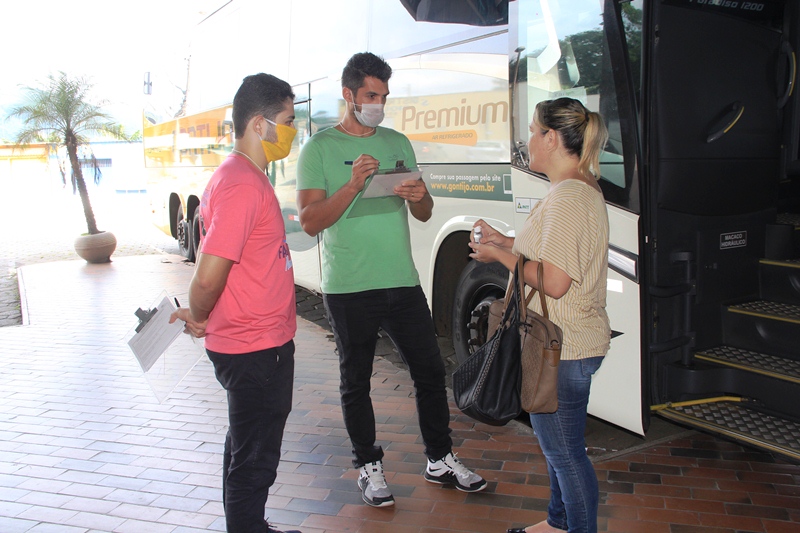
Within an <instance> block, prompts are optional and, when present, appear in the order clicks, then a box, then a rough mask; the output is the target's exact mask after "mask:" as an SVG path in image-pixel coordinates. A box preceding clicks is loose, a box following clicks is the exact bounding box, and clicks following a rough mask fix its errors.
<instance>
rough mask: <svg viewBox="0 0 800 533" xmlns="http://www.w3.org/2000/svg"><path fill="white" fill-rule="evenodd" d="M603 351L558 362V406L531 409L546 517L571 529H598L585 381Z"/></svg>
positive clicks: (576, 532)
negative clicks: (544, 474)
mask: <svg viewBox="0 0 800 533" xmlns="http://www.w3.org/2000/svg"><path fill="white" fill-rule="evenodd" d="M602 362H603V358H602V357H590V358H588V359H580V360H577V361H561V362H560V363H559V365H558V410H557V411H556V412H555V413H552V414H531V425H532V426H533V430H534V432H535V433H536V437H537V438H538V439H539V446H540V447H541V448H542V453H543V454H544V457H545V459H546V460H547V471H548V473H549V474H550V505H549V506H548V507H547V523H548V524H550V525H551V526H552V527H554V528H557V529H563V530H564V531H569V533H596V532H597V506H598V500H599V489H598V485H597V474H595V472H594V467H593V466H592V463H591V461H589V457H588V456H587V455H586V441H585V440H584V432H585V430H586V406H587V405H588V403H589V387H590V386H591V384H592V374H594V373H595V372H596V371H597V369H598V368H600V363H602Z"/></svg>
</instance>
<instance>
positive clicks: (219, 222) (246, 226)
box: [203, 183, 259, 263]
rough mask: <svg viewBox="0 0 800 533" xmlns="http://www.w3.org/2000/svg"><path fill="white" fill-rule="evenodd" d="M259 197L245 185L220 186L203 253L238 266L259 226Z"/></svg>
mask: <svg viewBox="0 0 800 533" xmlns="http://www.w3.org/2000/svg"><path fill="white" fill-rule="evenodd" d="M258 206H259V194H258V193H257V191H255V190H254V189H253V188H252V187H250V186H248V185H243V184H241V183H239V184H236V185H234V186H225V185H221V184H218V185H217V190H215V191H214V195H213V203H212V205H210V206H209V207H210V211H211V224H210V226H209V225H207V226H206V235H205V238H204V239H203V253H204V254H211V255H216V256H218V257H223V258H225V259H230V260H231V261H233V262H235V263H238V262H239V261H240V260H241V258H242V250H243V249H244V245H245V242H247V238H248V236H249V235H250V233H251V232H252V231H253V228H254V227H255V225H256V216H257V213H258Z"/></svg>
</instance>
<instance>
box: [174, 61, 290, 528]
mask: <svg viewBox="0 0 800 533" xmlns="http://www.w3.org/2000/svg"><path fill="white" fill-rule="evenodd" d="M293 125H294V94H293V93H292V89H291V87H290V86H289V84H287V83H286V82H284V81H282V80H280V79H278V78H276V77H274V76H271V75H268V74H256V75H253V76H248V77H246V78H245V79H244V81H243V82H242V85H241V87H240V88H239V90H238V91H237V93H236V96H235V97H234V99H233V127H234V131H235V141H234V147H233V150H232V152H231V155H229V156H228V158H227V159H226V160H225V161H224V162H223V163H222V164H221V165H220V166H219V168H218V169H217V170H216V172H214V175H213V176H212V177H211V180H210V181H209V182H208V185H207V186H206V190H205V192H204V193H203V199H202V201H201V203H200V214H201V217H202V220H201V227H202V231H203V233H204V236H203V239H202V242H201V245H200V253H199V255H198V259H197V267H196V269H195V273H194V276H193V278H192V281H191V284H190V286H189V307H188V308H182V309H178V311H176V312H175V313H174V314H173V319H172V320H173V321H174V320H176V319H180V320H183V321H185V322H186V330H187V332H189V333H191V334H192V335H195V336H197V337H205V346H206V352H207V353H208V357H209V359H211V361H212V362H213V363H214V371H215V373H216V376H217V380H219V382H220V384H221V385H222V386H223V387H224V388H225V390H226V391H227V393H228V419H229V428H228V434H227V436H226V438H225V452H224V457H223V465H222V476H223V480H222V503H223V507H224V509H225V520H226V525H227V530H228V532H229V533H265V532H267V533H280V532H279V531H277V530H276V529H274V528H272V527H270V526H269V524H267V523H266V521H265V520H264V506H265V504H266V502H267V497H268V495H269V489H270V487H271V486H272V484H273V482H274V481H275V476H276V473H277V468H278V463H279V461H280V453H281V441H282V439H283V430H284V427H285V425H286V419H287V417H288V416H289V412H290V411H291V408H292V386H293V380H294V341H293V340H292V339H293V338H294V334H295V331H296V329H297V320H296V314H295V313H296V307H295V298H294V274H293V270H292V258H291V255H290V253H289V247H288V245H287V244H286V230H285V228H284V224H283V217H282V215H281V210H280V206H279V205H278V199H277V198H276V196H275V191H274V190H273V188H272V185H271V184H270V182H269V179H268V176H267V175H266V172H265V169H266V167H267V165H268V164H269V163H270V162H272V161H277V160H279V159H283V158H284V157H286V156H287V155H288V154H289V151H290V150H291V147H292V140H293V139H294V134H295V130H294V128H293ZM286 533H293V532H286ZM294 533H299V532H296V531H295V532H294Z"/></svg>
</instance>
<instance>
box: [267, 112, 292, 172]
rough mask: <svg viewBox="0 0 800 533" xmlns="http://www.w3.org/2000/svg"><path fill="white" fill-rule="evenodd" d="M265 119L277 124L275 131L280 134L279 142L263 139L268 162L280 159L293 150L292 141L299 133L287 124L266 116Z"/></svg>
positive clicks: (274, 124)
mask: <svg viewBox="0 0 800 533" xmlns="http://www.w3.org/2000/svg"><path fill="white" fill-rule="evenodd" d="M264 120H266V121H267V122H269V123H270V124H272V125H273V126H275V132H276V133H277V134H278V140H277V142H270V141H265V140H263V139H262V140H261V146H262V148H264V155H266V156H267V161H268V162H271V161H280V160H281V159H283V158H284V157H286V156H287V155H289V152H291V151H292V142H293V141H294V136H295V135H297V130H296V129H294V128H290V127H289V126H286V125H285V124H276V123H274V122H272V121H271V120H270V119H268V118H266V117H264Z"/></svg>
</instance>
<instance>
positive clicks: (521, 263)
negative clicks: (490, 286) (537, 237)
mask: <svg viewBox="0 0 800 533" xmlns="http://www.w3.org/2000/svg"><path fill="white" fill-rule="evenodd" d="M516 271H517V272H519V274H518V275H517V286H516V289H517V290H518V291H519V294H520V299H522V297H521V295H523V294H525V256H523V255H522V254H520V255H519V258H518V259H517V268H516ZM537 275H538V280H539V287H540V289H541V288H542V287H544V263H543V262H542V261H541V260H540V261H539V268H538V270H537ZM536 292H537V290H536V289H534V288H533V287H531V292H530V294H528V295H527V296H526V297H525V305H521V306H520V308H521V309H520V316H521V318H522V321H523V322H524V321H525V320H526V319H527V318H528V304H530V303H531V300H532V299H533V296H534V294H536ZM538 292H539V301H540V302H541V303H542V316H543V317H545V318H546V319H548V320H549V319H550V315H549V313H548V312H547V300H546V299H545V295H544V291H543V290H539V291H538ZM506 298H507V297H506Z"/></svg>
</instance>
